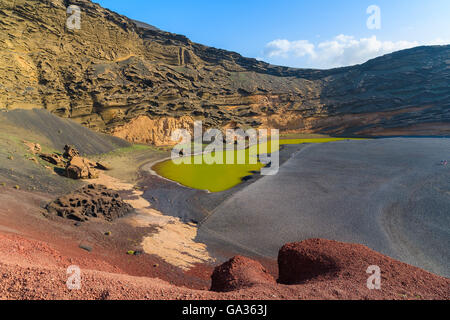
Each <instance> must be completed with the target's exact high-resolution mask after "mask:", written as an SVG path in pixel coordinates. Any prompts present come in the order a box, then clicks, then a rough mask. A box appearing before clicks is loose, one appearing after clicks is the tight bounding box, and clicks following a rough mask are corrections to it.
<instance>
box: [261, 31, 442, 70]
mask: <svg viewBox="0 0 450 320" xmlns="http://www.w3.org/2000/svg"><path fill="white" fill-rule="evenodd" d="M444 43H445V41H443V40H440V39H437V40H435V41H430V42H427V43H419V42H417V41H395V42H393V41H380V40H378V39H377V38H376V36H372V37H370V38H362V39H359V40H358V39H356V38H355V37H353V36H348V35H343V34H341V35H338V36H336V37H334V39H332V40H329V41H323V42H320V43H318V44H317V45H315V44H313V43H311V42H309V41H308V40H297V41H289V40H284V39H277V40H274V41H271V42H269V43H268V44H267V45H266V47H265V50H264V54H265V56H266V57H268V58H269V59H277V61H280V59H284V60H287V59H289V60H298V58H303V59H302V62H303V63H304V64H306V65H307V66H310V67H316V68H332V67H341V66H348V65H354V64H359V63H364V62H366V61H367V60H370V59H372V58H375V57H378V56H381V55H384V54H388V53H391V52H394V51H398V50H402V49H408V48H412V47H415V46H418V45H422V44H427V45H431V44H444ZM447 43H448V42H447Z"/></svg>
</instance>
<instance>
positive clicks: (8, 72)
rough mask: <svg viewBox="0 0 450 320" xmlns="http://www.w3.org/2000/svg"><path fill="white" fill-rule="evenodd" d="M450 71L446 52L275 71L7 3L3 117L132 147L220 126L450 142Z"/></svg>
mask: <svg viewBox="0 0 450 320" xmlns="http://www.w3.org/2000/svg"><path fill="white" fill-rule="evenodd" d="M71 4H74V5H78V6H79V7H80V8H81V22H82V23H81V29H80V30H69V29H67V28H66V19H67V13H66V8H67V7H68V6H69V5H71ZM449 65H450V46H448V45H447V46H435V47H417V48H414V49H410V50H404V51H400V52H396V53H393V54H390V55H386V56H383V57H380V58H376V59H373V60H371V61H369V62H367V63H365V64H362V65H357V66H353V67H346V68H338V69H332V70H310V69H293V68H286V67H278V66H272V65H269V64H267V63H264V62H260V61H257V60H255V59H249V58H244V57H242V56H241V55H239V54H237V53H234V52H228V51H225V50H219V49H215V48H211V47H206V46H203V45H200V44H197V43H193V42H191V41H190V40H189V39H187V38H186V37H184V36H182V35H177V34H171V33H168V32H164V31H161V30H159V29H156V28H153V27H151V26H148V25H146V24H142V23H138V22H135V21H132V20H130V19H128V18H126V17H124V16H121V15H118V14H116V13H114V12H111V11H109V10H106V9H103V8H102V7H100V6H99V5H97V4H94V3H92V2H91V1H88V0H70V1H69V0H42V1H34V0H16V1H9V0H0V108H7V109H14V108H31V107H33V108H45V109H48V110H50V111H51V112H53V113H55V114H57V115H59V116H62V117H70V118H73V119H75V120H76V121H78V122H79V123H82V124H83V125H85V126H88V127H91V128H95V129H97V130H101V131H106V132H110V133H115V134H117V135H118V136H120V137H124V138H127V139H129V140H132V141H134V142H150V143H156V144H166V143H167V141H166V140H167V139H166V138H165V137H168V136H170V134H171V131H173V128H174V127H177V126H182V127H186V126H187V127H189V123H190V122H192V121H193V119H197V118H198V119H203V120H204V121H205V123H206V125H207V126H215V127H235V126H239V127H247V126H253V127H276V128H279V129H282V130H283V131H295V132H321V133H328V134H335V135H350V134H362V135H389V134H404V133H406V134H415V133H417V134H422V135H432V134H437V135H449V134H450V129H449V127H450V126H449V125H448V124H449V122H450V108H449V106H450V105H449V101H450V100H449V98H450V89H449V86H448V83H449V81H450V72H449V70H450V68H449ZM136 119H138V120H136ZM178 119H181V120H180V123H178V122H177V121H178ZM130 121H138V122H137V123H136V122H135V123H133V122H132V123H131V124H130ZM141 124H144V125H141Z"/></svg>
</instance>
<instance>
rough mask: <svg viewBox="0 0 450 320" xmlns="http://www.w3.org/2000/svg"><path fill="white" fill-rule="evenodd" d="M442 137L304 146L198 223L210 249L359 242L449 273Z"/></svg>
mask: <svg viewBox="0 0 450 320" xmlns="http://www.w3.org/2000/svg"><path fill="white" fill-rule="evenodd" d="M443 159H450V139H444V138H394V139H379V140H364V141H345V142H333V143H327V144H320V145H319V144H318V145H309V146H307V147H306V148H303V149H302V150H301V151H300V152H298V153H296V154H295V155H294V156H293V157H292V158H291V159H290V160H289V161H287V162H286V163H285V164H284V165H283V166H282V167H281V168H280V172H279V173H278V174H277V175H276V176H267V177H263V178H261V179H259V180H258V181H255V182H254V183H252V184H250V185H248V186H246V187H245V188H243V189H241V190H239V191H238V192H236V193H235V194H234V195H233V196H231V197H230V198H228V199H227V200H226V201H225V202H224V203H223V204H221V205H220V206H219V207H217V208H216V209H215V210H214V211H213V214H212V215H211V216H210V217H209V218H208V219H207V220H206V221H205V222H204V223H203V224H202V225H201V227H200V229H199V235H198V237H197V240H198V241H201V242H204V243H206V244H208V247H209V248H210V249H211V250H213V249H217V248H221V250H226V249H225V248H229V250H232V251H237V252H243V253H244V254H245V253H248V252H254V253H255V254H256V255H258V254H259V255H261V256H267V257H272V258H274V257H276V255H277V252H278V249H279V248H280V247H281V246H282V245H283V244H284V243H287V242H293V241H301V240H305V239H308V238H325V239H332V240H338V241H344V242H352V243H361V244H364V245H367V246H368V247H369V248H371V249H374V250H376V251H378V252H381V253H383V254H386V255H388V256H390V257H393V258H396V259H399V260H400V261H403V262H406V263H409V264H412V265H415V266H418V267H421V268H424V269H426V270H429V271H431V272H434V273H437V274H441V275H443V276H447V277H449V276H450V270H449V265H450V249H449V248H450V246H449V243H450V215H449V213H450V166H442V165H440V161H441V160H443Z"/></svg>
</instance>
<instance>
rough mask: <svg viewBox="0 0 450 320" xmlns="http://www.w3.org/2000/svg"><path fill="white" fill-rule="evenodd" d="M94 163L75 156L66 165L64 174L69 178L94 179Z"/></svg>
mask: <svg viewBox="0 0 450 320" xmlns="http://www.w3.org/2000/svg"><path fill="white" fill-rule="evenodd" d="M94 167H95V165H93V164H92V162H91V161H89V160H87V159H85V158H82V157H79V156H75V157H73V158H72V159H71V160H70V161H69V162H68V163H67V166H66V176H67V177H68V178H71V179H95V178H97V177H98V173H97V170H95V169H94Z"/></svg>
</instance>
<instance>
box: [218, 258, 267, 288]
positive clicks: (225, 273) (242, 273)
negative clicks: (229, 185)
mask: <svg viewBox="0 0 450 320" xmlns="http://www.w3.org/2000/svg"><path fill="white" fill-rule="evenodd" d="M211 281H212V282H211V290H212V291H217V292H227V291H233V290H239V289H244V288H249V287H252V286H254V285H256V284H263V283H265V284H275V280H274V278H273V277H272V276H271V275H270V274H269V273H268V272H267V270H266V269H265V268H264V267H263V266H262V265H261V263H259V262H257V261H255V260H252V259H249V258H246V257H242V256H235V257H233V258H232V259H230V260H228V261H227V262H225V263H224V264H222V265H220V266H218V267H216V268H215V269H214V272H213V274H212V276H211Z"/></svg>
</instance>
